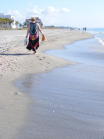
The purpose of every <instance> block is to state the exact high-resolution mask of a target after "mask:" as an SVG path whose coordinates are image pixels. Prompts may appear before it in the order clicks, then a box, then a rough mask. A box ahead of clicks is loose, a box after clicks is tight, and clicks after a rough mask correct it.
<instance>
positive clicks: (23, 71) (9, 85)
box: [0, 29, 92, 139]
mask: <svg viewBox="0 0 104 139" xmlns="http://www.w3.org/2000/svg"><path fill="white" fill-rule="evenodd" d="M44 32H45V34H46V36H47V39H48V41H47V42H41V45H40V48H39V49H38V51H37V53H36V55H33V54H32V52H29V51H27V50H26V49H25V47H26V46H24V37H25V35H26V31H25V30H24V31H22V30H19V31H17V30H12V31H11V30H10V31H0V36H2V39H1V40H0V138H1V139H15V138H16V137H17V136H18V132H19V130H20V127H22V126H23V125H24V124H25V123H26V121H27V116H28V109H29V106H30V104H32V103H33V102H32V100H31V99H30V97H29V96H27V95H26V94H24V93H22V91H20V90H18V88H16V87H15V86H14V85H13V82H14V81H15V80H16V79H18V78H20V77H21V76H23V75H27V74H32V73H40V72H47V71H49V70H52V69H53V68H55V67H60V66H65V65H68V64H73V62H71V61H66V60H64V59H62V58H58V57H54V56H48V55H47V54H45V53H43V51H45V50H48V49H61V48H63V47H64V46H65V45H67V44H70V43H72V42H74V41H77V40H80V39H86V38H89V37H92V35H91V34H88V33H85V32H80V31H69V30H63V29H55V30H48V29H47V30H44ZM30 134H31V133H30Z"/></svg>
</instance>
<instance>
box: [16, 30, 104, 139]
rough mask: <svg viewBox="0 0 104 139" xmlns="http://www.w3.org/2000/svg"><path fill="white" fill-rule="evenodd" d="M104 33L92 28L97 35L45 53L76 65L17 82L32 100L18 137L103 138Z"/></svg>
mask: <svg viewBox="0 0 104 139" xmlns="http://www.w3.org/2000/svg"><path fill="white" fill-rule="evenodd" d="M92 31H93V30H91V32H92ZM102 32H103V31H102ZM102 32H101V31H99V32H98V30H97V31H93V32H92V33H93V34H94V35H95V37H94V38H91V39H87V40H82V41H77V42H75V43H73V44H71V45H69V46H66V47H65V49H62V50H51V51H47V52H46V53H47V54H49V55H53V56H58V57H62V58H64V59H67V60H71V61H74V62H76V64H74V65H70V66H66V67H62V68H57V69H54V70H52V71H50V72H47V73H41V74H37V75H27V76H26V77H23V78H22V79H20V80H19V81H17V83H16V84H17V86H18V87H19V89H20V90H22V91H23V92H24V93H26V94H27V95H28V96H29V97H31V99H32V100H33V103H32V104H30V106H29V108H28V109H29V110H28V116H27V122H26V123H25V125H24V126H23V127H21V129H20V131H19V132H18V136H17V138H16V139H23V138H25V139H33V138H36V139H104V46H103V44H102V43H101V41H99V40H102V41H103V33H102ZM98 38H99V39H98Z"/></svg>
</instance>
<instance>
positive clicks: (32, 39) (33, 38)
mask: <svg viewBox="0 0 104 139" xmlns="http://www.w3.org/2000/svg"><path fill="white" fill-rule="evenodd" d="M39 32H41V34H42V36H44V34H43V32H42V30H41V28H40V25H39V24H38V23H36V19H35V18H34V17H32V18H31V22H30V24H29V26H28V29H27V35H26V38H28V37H29V42H28V45H27V47H26V48H27V49H28V50H33V51H34V54H35V53H36V50H37V49H38V47H39Z"/></svg>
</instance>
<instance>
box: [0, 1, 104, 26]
mask: <svg viewBox="0 0 104 139" xmlns="http://www.w3.org/2000/svg"><path fill="white" fill-rule="evenodd" d="M0 13H4V14H11V15H13V16H15V18H16V20H18V21H20V22H24V21H25V19H26V18H30V17H35V16H38V17H40V19H41V20H42V22H43V24H44V25H56V26H72V27H91V28H92V27H104V0H0Z"/></svg>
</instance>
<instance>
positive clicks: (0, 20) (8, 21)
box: [0, 18, 14, 23]
mask: <svg viewBox="0 0 104 139" xmlns="http://www.w3.org/2000/svg"><path fill="white" fill-rule="evenodd" d="M13 21H14V20H13V19H9V18H0V23H12V22H13Z"/></svg>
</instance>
